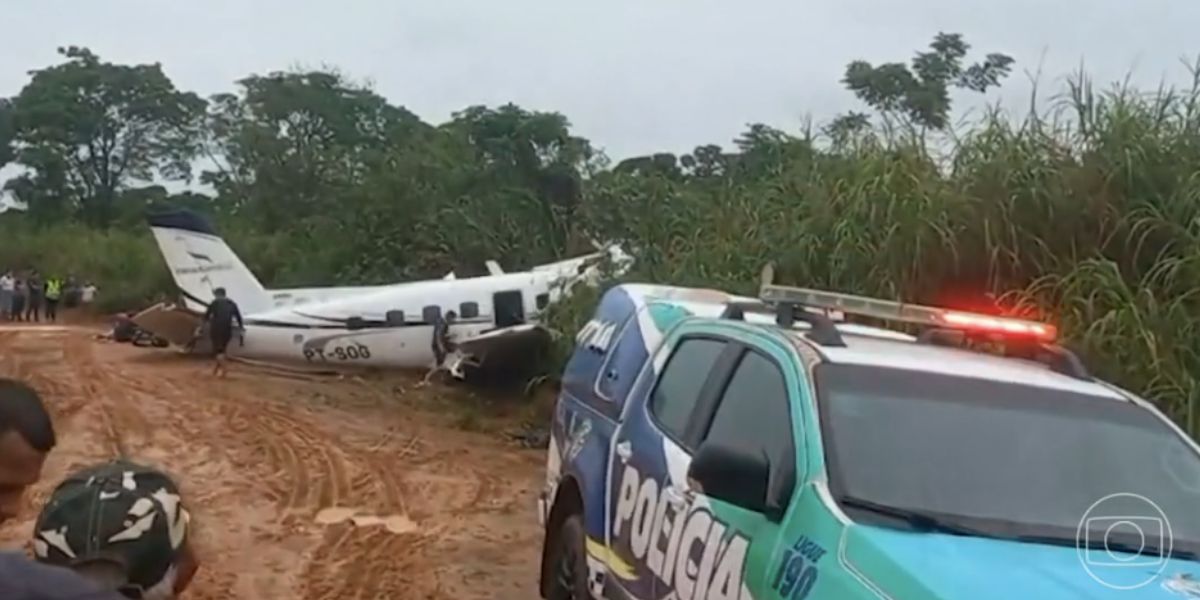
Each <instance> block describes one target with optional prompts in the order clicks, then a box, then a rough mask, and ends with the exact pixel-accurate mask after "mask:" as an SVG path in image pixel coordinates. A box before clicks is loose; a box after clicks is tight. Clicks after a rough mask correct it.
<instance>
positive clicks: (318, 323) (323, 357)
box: [229, 265, 574, 368]
mask: <svg viewBox="0 0 1200 600" xmlns="http://www.w3.org/2000/svg"><path fill="white" fill-rule="evenodd" d="M569 266H570V267H574V265H569ZM573 274H574V273H572V275H573ZM564 275H567V273H564V272H562V271H561V270H554V269H548V270H538V271H525V272H520V273H509V274H503V275H491V276H483V277H473V278H469V279H458V280H449V281H446V280H428V281H417V282H411V283H402V284H396V285H391V286H380V287H378V288H358V289H356V290H355V292H356V293H352V294H335V295H334V299H332V300H327V301H324V302H320V301H312V300H311V296H309V295H308V294H296V295H294V296H293V297H292V298H290V300H291V301H290V302H287V301H284V302H280V300H281V299H280V298H275V300H276V302H277V306H278V304H283V306H278V307H277V308H273V309H271V310H267V311H263V312H259V313H254V314H247V315H243V317H244V320H245V324H246V330H245V335H244V336H243V339H242V340H240V341H239V340H236V339H235V340H234V341H233V342H232V343H231V344H230V347H229V354H230V355H232V356H244V357H247V358H254V359H261V360H272V361H287V362H301V363H316V364H345V365H357V366H374V367H407V368H413V367H421V366H427V365H431V364H432V363H433V361H434V353H433V344H432V342H433V327H434V323H435V321H436V319H437V318H439V316H440V317H445V316H446V314H447V313H448V312H450V311H454V313H455V314H456V316H455V319H454V321H453V322H452V323H451V324H450V334H451V338H452V339H453V340H454V341H456V342H464V341H467V340H470V339H473V338H475V337H478V336H479V335H482V334H484V333H487V332H489V331H492V330H495V329H499V328H505V327H512V326H514V325H520V324H522V323H527V322H530V321H536V320H537V319H538V318H539V317H540V316H541V313H542V312H543V311H544V310H545V308H546V307H548V306H549V305H550V304H551V303H553V302H555V301H557V300H558V298H559V295H560V293H561V292H562V288H561V285H560V283H559V282H560V281H561V280H560V278H561V277H562V276H564ZM305 291H309V290H305ZM312 291H318V290H312ZM233 300H235V301H236V300H237V298H233Z"/></svg>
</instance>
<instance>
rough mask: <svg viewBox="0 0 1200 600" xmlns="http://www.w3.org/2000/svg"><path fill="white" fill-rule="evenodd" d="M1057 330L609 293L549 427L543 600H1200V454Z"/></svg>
mask: <svg viewBox="0 0 1200 600" xmlns="http://www.w3.org/2000/svg"><path fill="white" fill-rule="evenodd" d="M836 312H840V313H841V316H839V315H838V314H836ZM854 315H858V316H865V317H871V318H873V319H875V320H876V321H890V322H896V323H903V324H906V325H907V326H909V327H910V330H911V331H913V332H914V333H916V335H910V334H908V333H904V332H901V331H896V330H889V329H884V328H878V327H867V326H865V325H861V324H852V323H849V322H846V319H845V317H846V316H854ZM1056 333H1057V332H1056V330H1055V328H1054V327H1053V326H1052V325H1049V324H1044V323H1037V322H1030V321H1024V320H1014V319H1006V318H998V317H993V316H988V315H983V314H975V313H967V312H960V311H953V310H947V309H940V308H932V307H924V306H916V305H909V304H899V303H894V302H888V301H883V300H875V299H870V298H862V297H856V296H849V295H844V294H837V293H831V292H824V291H819V290H809V289H801V288H791V287H784V286H778V285H773V284H771V283H770V281H769V280H767V281H766V282H765V283H764V285H763V287H762V289H761V293H760V297H759V298H745V297H736V296H732V295H729V294H726V293H723V292H719V291H713V290H701V289H685V288H675V287H664V286H653V285H620V286H617V287H614V288H612V289H610V290H609V291H608V292H607V293H606V294H605V295H604V296H603V297H602V299H601V301H600V303H599V305H598V307H597V308H596V311H595V314H594V318H592V320H591V321H590V322H588V323H587V325H586V326H585V327H583V328H582V330H581V331H580V332H579V334H578V336H577V338H576V341H577V346H576V349H575V351H574V354H573V356H572V357H571V359H570V361H569V364H568V365H567V366H566V369H565V373H564V375H563V379H562V392H561V395H560V397H559V399H558V402H557V406H556V410H555V414H554V417H553V423H552V434H551V441H550V449H549V455H548V458H547V465H546V481H545V487H544V489H543V490H542V493H541V497H540V500H539V517H540V519H541V522H542V525H543V527H544V529H545V538H544V543H543V550H542V564H541V579H540V593H541V595H542V597H543V598H547V599H550V600H563V599H567V598H573V599H583V598H588V597H592V598H610V599H619V600H624V599H639V600H650V599H654V600H658V599H677V600H751V599H759V600H763V599H789V600H805V599H809V598H822V599H825V598H836V599H843V598H850V599H853V598H896V599H901V598H903V599H908V598H938V599H945V598H955V599H957V598H971V599H991V598H996V599H1004V600H1011V599H1014V598H1029V599H1037V600H1043V599H1052V598H1174V599H1179V598H1200V580H1194V579H1193V576H1194V575H1200V562H1197V552H1198V551H1200V511H1198V507H1200V448H1198V447H1197V446H1196V444H1195V443H1193V442H1192V441H1191V439H1189V438H1188V437H1187V436H1186V435H1185V434H1184V433H1183V432H1182V431H1181V430H1180V429H1179V428H1178V427H1176V426H1175V425H1174V424H1173V423H1172V422H1171V421H1170V420H1168V419H1167V418H1166V417H1164V416H1163V415H1162V414H1161V413H1160V412H1159V411H1157V410H1156V409H1155V408H1154V407H1152V406H1151V405H1150V404H1149V403H1147V402H1146V401H1144V400H1142V399H1140V398H1138V397H1137V396H1135V395H1134V394H1131V393H1130V392H1128V391H1125V390H1122V389H1119V388H1117V387H1115V386H1113V385H1110V384H1108V383H1105V382H1103V381H1100V380H1098V379H1096V378H1094V377H1092V376H1091V375H1089V374H1088V372H1087V370H1086V368H1085V367H1084V365H1083V364H1082V362H1081V361H1080V360H1079V359H1078V358H1077V357H1076V356H1075V355H1074V354H1072V353H1071V352H1070V351H1068V350H1066V349H1064V348H1062V347H1061V346H1059V345H1056V344H1055V337H1056Z"/></svg>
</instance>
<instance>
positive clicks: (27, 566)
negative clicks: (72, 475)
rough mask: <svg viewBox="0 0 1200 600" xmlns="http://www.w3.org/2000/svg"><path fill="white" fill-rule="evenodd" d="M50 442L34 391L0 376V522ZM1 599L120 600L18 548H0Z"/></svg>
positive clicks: (18, 502)
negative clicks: (39, 560) (4, 549)
mask: <svg viewBox="0 0 1200 600" xmlns="http://www.w3.org/2000/svg"><path fill="white" fill-rule="evenodd" d="M55 443H56V440H55V436H54V425H53V423H52V422H51V420H50V415H49V413H47V412H46V407H45V405H43V404H42V398H41V396H39V395H38V393H37V392H36V391H35V390H34V389H33V388H31V387H29V386H28V385H25V384H24V383H21V382H19V381H14V380H12V379H3V378H0V523H4V522H5V521H7V520H9V519H12V518H13V517H16V516H17V514H18V513H19V512H20V509H21V506H22V504H23V499H24V497H25V492H26V490H27V489H28V488H29V486H31V485H33V484H34V483H37V481H38V480H39V479H41V477H42V465H43V464H44V463H45V461H46V455H47V454H49V453H50V450H51V449H52V448H54V445H55ZM0 598H3V599H4V600H66V599H67V598H71V599H73V600H125V599H124V598H122V597H121V596H119V595H117V594H116V593H114V592H111V591H104V590H103V589H101V588H100V587H99V586H97V585H96V584H94V583H92V582H91V581H89V580H88V579H87V578H86V577H84V576H82V575H80V574H78V573H74V572H72V571H70V570H68V569H64V568H61V567H54V566H49V565H41V564H38V563H37V562H34V561H33V560H30V559H29V557H28V556H26V555H25V554H24V553H22V552H19V551H2V552H0Z"/></svg>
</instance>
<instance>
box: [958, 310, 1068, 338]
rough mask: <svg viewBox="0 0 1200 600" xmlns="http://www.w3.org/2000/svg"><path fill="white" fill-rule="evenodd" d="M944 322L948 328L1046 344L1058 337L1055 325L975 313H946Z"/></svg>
mask: <svg viewBox="0 0 1200 600" xmlns="http://www.w3.org/2000/svg"><path fill="white" fill-rule="evenodd" d="M942 321H944V322H945V323H946V326H947V327H952V328H954V329H962V330H964V331H977V332H990V333H999V334H1006V335H1011V336H1018V337H1032V338H1037V339H1039V340H1041V341H1044V342H1052V341H1054V338H1055V337H1056V335H1057V332H1056V331H1055V328H1054V326H1053V325H1047V324H1045V323H1037V322H1034V321H1024V320H1020V319H1008V318H1003V317H992V316H988V315H980V314H975V313H961V312H945V313H943V314H942Z"/></svg>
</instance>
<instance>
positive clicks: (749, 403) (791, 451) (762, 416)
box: [704, 350, 796, 491]
mask: <svg viewBox="0 0 1200 600" xmlns="http://www.w3.org/2000/svg"><path fill="white" fill-rule="evenodd" d="M704 439H705V440H714V441H715V442H717V443H719V444H721V445H723V446H729V447H732V448H736V449H740V450H742V451H745V452H748V453H751V454H758V453H762V455H764V456H766V457H767V459H768V460H769V461H770V464H771V475H770V477H771V487H772V488H773V489H774V488H777V487H778V486H780V485H782V486H786V488H788V489H789V491H790V488H791V487H794V486H795V470H796V450H795V447H796V446H795V443H794V442H793V439H792V411H791V407H790V406H789V404H788V395H787V383H786V380H785V379H784V376H783V371H780V370H779V367H778V366H776V365H775V363H774V362H773V361H771V360H770V359H769V358H767V357H765V356H763V355H762V354H759V353H757V352H754V351H753V350H750V351H747V352H746V353H745V354H743V355H742V359H741V361H740V362H739V363H738V366H737V369H736V370H735V371H734V372H733V377H732V378H731V379H730V380H729V386H728V387H726V388H725V392H724V393H723V394H722V395H721V400H720V404H718V405H717V411H716V414H714V415H713V419H712V424H711V425H710V426H709V429H708V434H707V435H706V436H705V437H704Z"/></svg>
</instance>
